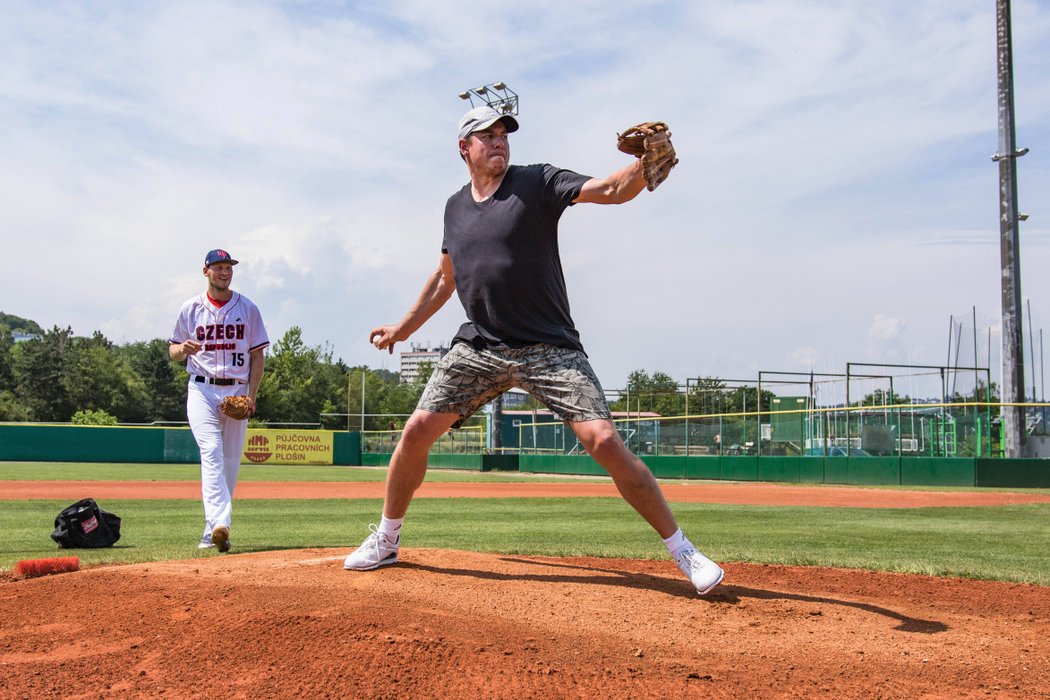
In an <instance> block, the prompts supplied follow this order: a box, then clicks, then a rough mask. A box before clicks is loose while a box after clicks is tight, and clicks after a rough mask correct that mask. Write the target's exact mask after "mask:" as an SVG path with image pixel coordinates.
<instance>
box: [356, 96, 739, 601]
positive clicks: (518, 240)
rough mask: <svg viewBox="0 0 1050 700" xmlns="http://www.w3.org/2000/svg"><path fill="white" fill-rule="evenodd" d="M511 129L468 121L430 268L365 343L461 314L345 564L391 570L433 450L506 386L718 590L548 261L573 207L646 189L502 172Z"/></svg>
mask: <svg viewBox="0 0 1050 700" xmlns="http://www.w3.org/2000/svg"><path fill="white" fill-rule="evenodd" d="M517 129H518V122H517V120H516V119H515V118H514V117H512V116H509V115H504V114H500V113H499V112H497V111H496V110H494V109H492V108H491V107H478V108H475V109H472V110H470V111H469V112H467V114H466V115H464V117H463V119H462V120H460V124H459V154H460V157H461V158H462V159H463V161H464V162H465V163H466V165H467V170H468V171H469V173H470V182H469V183H468V184H466V185H464V186H463V188H462V189H461V190H460V191H458V192H456V193H455V194H454V195H452V197H450V198H449V200H448V203H447V204H446V206H445V235H444V240H443V241H442V244H441V258H440V261H439V264H438V267H437V269H436V270H435V271H434V272H433V273H432V274H431V275H430V277H429V278H428V279H427V282H426V284H425V285H424V287H423V291H422V293H421V294H420V295H419V298H418V299H417V301H416V303H415V304H414V305H413V306H412V308H411V309H410V310H409V311H408V313H407V314H406V315H405V316H404V318H402V319H401V321H400V322H399V323H396V324H394V325H389V326H380V327H379V328H376V329H374V330H373V331H372V333H371V335H370V336H369V338H370V341H371V342H372V344H373V345H375V346H376V347H377V348H379V349H387V350H388V351H389V352H391V353H393V348H394V344H395V343H397V342H400V341H404V340H407V339H408V338H409V336H411V335H412V333H414V332H415V331H416V330H418V329H419V328H420V326H422V325H423V323H424V322H426V320H427V319H429V318H430V317H431V316H433V315H434V313H435V312H437V310H438V309H440V308H441V307H442V306H443V305H444V304H445V302H447V301H448V300H449V298H450V297H451V296H452V293H453V292H454V291H455V292H457V293H458V294H459V299H460V302H461V303H462V304H463V308H464V310H465V311H466V314H467V319H468V321H467V323H464V324H463V325H462V326H461V327H460V329H459V331H458V332H457V333H456V335H455V337H454V338H453V344H452V349H451V350H450V351H449V352H448V354H446V355H445V357H443V358H442V359H441V360H440V361H439V362H438V364H437V366H436V367H435V369H434V373H433V374H432V375H431V378H430V381H429V382H428V383H427V386H426V389H424V391H423V395H422V396H421V397H420V400H419V404H418V406H417V407H416V410H415V412H414V413H413V414H412V416H411V417H410V418H409V419H408V422H407V423H406V424H405V427H404V431H403V433H402V436H401V440H400V442H399V443H398V445H397V448H396V449H395V451H394V454H393V455H392V457H391V460H390V468H389V471H388V473H387V481H386V499H385V501H384V504H383V514H382V519H381V520H380V523H379V525H378V526H373V527H372V530H373V532H372V533H371V534H370V535H369V536H368V538H366V539H365V541H364V542H363V543H362V544H361V546H360V547H358V548H357V549H356V550H354V551H353V552H351V553H350V554H349V555H348V556H347V557H346V560H345V562H344V564H343V566H344V567H345V568H346V569H352V570H358V571H360V570H368V569H375V568H378V567H380V566H384V565H387V564H393V563H395V562H397V560H398V549H399V546H400V530H401V524H402V522H403V520H404V517H405V513H406V512H407V511H408V506H409V504H410V503H411V501H412V496H413V494H414V493H415V491H416V489H417V488H418V487H419V485H420V484H421V483H422V482H423V477H424V475H425V474H426V469H427V455H428V453H429V451H430V447H431V446H432V445H433V444H434V442H436V441H437V439H438V438H439V437H440V436H441V435H443V434H444V433H445V432H446V431H447V430H449V429H450V428H455V427H458V426H460V425H462V424H463V421H465V420H466V419H467V418H469V417H470V416H471V415H472V414H473V413H474V412H475V411H477V410H478V409H480V408H481V407H482V406H484V405H485V404H486V403H488V402H489V401H491V400H492V399H494V398H496V397H497V396H499V395H500V394H501V393H503V392H504V391H507V390H508V389H510V388H511V387H519V388H521V389H524V390H525V391H528V392H529V393H530V394H532V395H533V396H535V397H536V398H537V399H539V400H540V401H542V402H543V403H544V404H545V405H546V406H547V407H548V408H550V409H551V411H553V412H554V414H555V415H557V416H558V417H559V418H561V419H562V420H563V421H565V422H566V423H567V424H568V425H569V426H570V427H571V428H572V429H573V431H574V432H575V433H576V436H577V438H578V439H579V441H580V444H581V445H582V446H583V447H584V449H585V450H586V451H587V453H588V454H590V455H591V456H592V457H593V458H594V459H595V460H596V461H597V462H598V463H599V464H600V465H601V466H602V467H603V468H604V469H605V470H606V471H608V472H609V475H610V476H611V477H612V478H613V481H614V482H615V483H616V487H617V489H618V490H619V492H620V494H621V495H622V496H623V497H624V499H625V500H626V501H627V502H628V503H629V504H630V505H631V506H632V507H634V509H635V510H636V511H638V513H639V514H640V515H641V516H642V517H643V518H645V520H646V521H647V522H648V523H649V524H650V525H651V526H652V527H653V529H655V530H656V531H657V533H659V535H660V537H661V538H662V539H663V540H664V544H666V545H667V549H668V551H669V552H670V553H671V555H672V556H673V557H674V560H675V562H676V563H677V564H678V566H679V568H680V569H681V570H682V572H683V573H685V575H686V576H687V577H688V578H689V579H690V581H691V582H692V584H693V585H694V586H695V587H696V590H697V592H698V593H700V594H701V595H704V594H706V593H708V592H710V591H711V590H712V589H713V588H714V587H715V586H717V585H718V584H719V583H720V582H721V581H722V577H723V572H722V569H721V568H720V567H719V566H718V565H717V564H716V563H714V562H713V561H711V560H710V559H708V558H707V557H705V556H704V555H703V554H701V553H700V552H699V551H697V549H696V548H695V547H694V546H693V545H692V543H691V542H690V541H689V540H688V539H687V538H686V537H685V535H684V534H683V533H682V531H681V529H680V528H679V527H678V525H677V523H676V522H675V519H674V516H673V515H672V514H671V510H670V508H668V506H667V502H666V500H665V499H664V496H663V492H662V491H661V490H660V486H659V485H658V484H657V482H656V479H654V478H653V475H652V473H651V472H650V471H649V469H648V467H646V466H645V463H644V462H642V461H641V460H640V459H639V458H638V457H637V456H636V455H634V454H633V453H631V452H630V450H628V449H627V447H626V446H625V445H624V443H623V440H622V439H621V438H620V435H619V433H618V432H617V430H616V427H615V426H614V425H613V423H612V414H611V413H610V412H609V407H608V404H607V403H606V401H605V394H604V392H603V391H602V388H601V385H600V384H599V383H598V378H597V377H596V376H595V375H594V371H593V370H592V369H591V365H590V362H589V361H588V359H587V355H586V354H585V353H584V350H583V345H582V344H581V343H580V335H579V333H578V332H577V331H576V327H575V325H574V323H573V321H572V317H571V315H570V313H569V300H568V295H567V294H566V289H565V278H564V276H563V274H562V266H561V258H560V255H559V252H558V220H559V219H560V218H561V215H562V213H563V212H564V211H565V209H566V208H567V207H569V206H572V205H573V204H578V203H581V202H590V203H595V204H622V203H624V202H628V201H630V200H632V199H634V198H635V197H636V196H637V195H638V193H639V192H641V191H642V189H644V188H645V179H644V178H643V176H642V168H641V161H640V160H635V161H634V162H632V163H631V164H630V165H628V166H627V167H625V168H622V169H620V170H617V171H616V172H614V173H613V174H612V175H609V176H608V177H604V178H592V177H588V176H586V175H580V174H578V173H574V172H572V171H570V170H563V169H560V168H555V167H554V166H551V165H529V166H516V165H510V160H509V159H510V146H509V143H508V139H507V135H508V134H509V133H511V132H514V131H517Z"/></svg>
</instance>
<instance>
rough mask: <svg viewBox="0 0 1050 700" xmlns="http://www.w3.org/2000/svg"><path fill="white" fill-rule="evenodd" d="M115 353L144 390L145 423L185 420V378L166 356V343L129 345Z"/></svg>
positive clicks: (181, 366)
mask: <svg viewBox="0 0 1050 700" xmlns="http://www.w3.org/2000/svg"><path fill="white" fill-rule="evenodd" d="M119 352H120V355H121V356H122V357H123V359H124V361H125V362H126V363H127V364H128V366H130V367H131V369H132V371H133V372H134V373H135V375H136V376H137V377H138V378H139V379H140V380H141V381H142V383H143V386H144V388H145V397H146V398H145V401H146V405H145V408H146V416H145V421H146V422H153V421H184V420H186V381H187V375H186V372H185V369H184V365H183V364H181V363H180V364H176V363H174V362H172V361H171V358H170V357H169V356H168V341H166V340H162V339H160V338H155V339H153V340H149V341H146V342H138V343H129V344H127V345H124V346H122V347H121V348H120V349H119Z"/></svg>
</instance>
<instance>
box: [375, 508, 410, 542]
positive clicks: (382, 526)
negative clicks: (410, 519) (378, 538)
mask: <svg viewBox="0 0 1050 700" xmlns="http://www.w3.org/2000/svg"><path fill="white" fill-rule="evenodd" d="M403 522H405V519H404V518H388V517H386V516H385V515H384V516H383V517H382V519H381V520H380V521H379V528H378V529H379V534H381V535H382V536H383V537H385V538H387V539H388V540H390V541H391V542H397V538H398V537H400V535H401V523H403Z"/></svg>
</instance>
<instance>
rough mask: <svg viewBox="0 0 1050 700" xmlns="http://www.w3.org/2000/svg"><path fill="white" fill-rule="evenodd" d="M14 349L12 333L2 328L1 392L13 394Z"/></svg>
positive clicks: (0, 329)
mask: <svg viewBox="0 0 1050 700" xmlns="http://www.w3.org/2000/svg"><path fill="white" fill-rule="evenodd" d="M14 347H15V340H14V336H12V335H11V331H9V330H8V329H7V328H4V327H0V391H10V392H13V391H14V388H15V370H14V363H15V359H14Z"/></svg>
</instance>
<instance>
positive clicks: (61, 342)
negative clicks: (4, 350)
mask: <svg viewBox="0 0 1050 700" xmlns="http://www.w3.org/2000/svg"><path fill="white" fill-rule="evenodd" d="M72 346H73V329H72V328H69V327H66V328H65V329H61V328H59V327H58V326H55V327H53V328H52V329H51V330H49V331H45V332H44V333H42V334H41V337H40V338H36V339H33V340H27V341H26V342H24V343H19V344H18V345H16V346H15V349H14V364H13V369H14V381H15V394H16V396H17V397H18V399H19V400H20V401H21V402H22V403H23V404H24V406H25V407H26V409H27V410H28V411H29V412H30V414H31V415H32V416H33V418H34V419H35V420H42V421H66V420H69V417H70V416H71V415H73V411H74V405H73V403H72V400H71V399H70V397H69V393H68V389H67V385H66V382H64V381H63V375H64V372H63V369H64V368H65V367H66V363H67V361H68V360H69V355H70V353H71V352H72Z"/></svg>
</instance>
